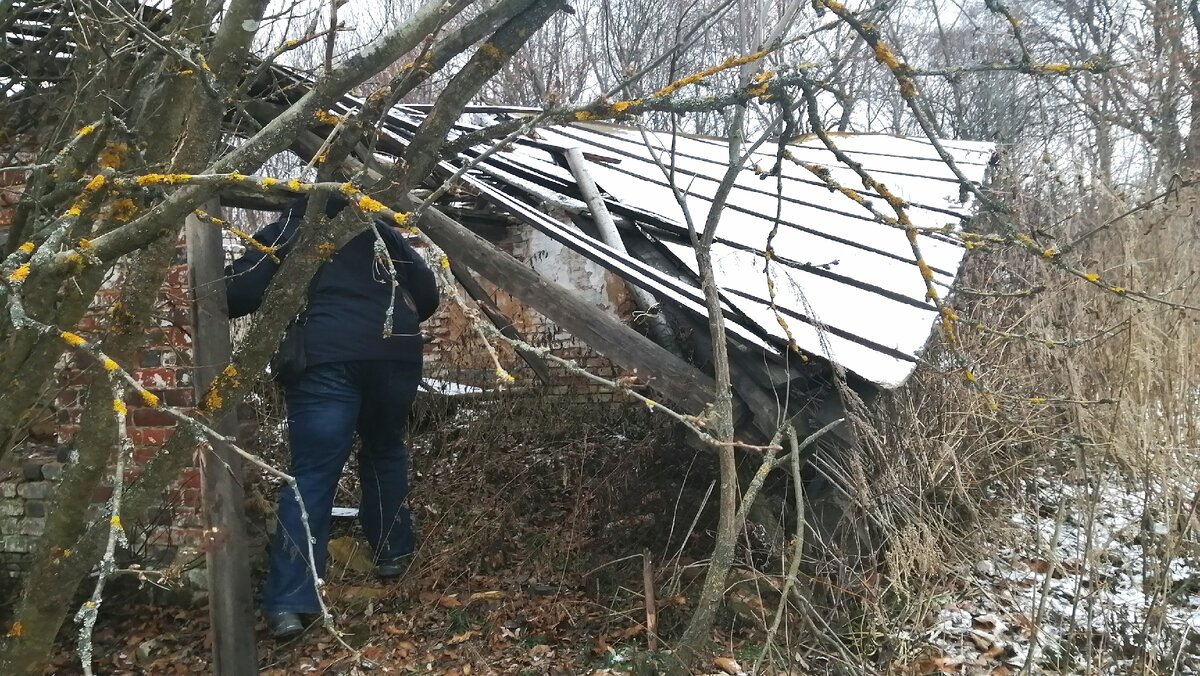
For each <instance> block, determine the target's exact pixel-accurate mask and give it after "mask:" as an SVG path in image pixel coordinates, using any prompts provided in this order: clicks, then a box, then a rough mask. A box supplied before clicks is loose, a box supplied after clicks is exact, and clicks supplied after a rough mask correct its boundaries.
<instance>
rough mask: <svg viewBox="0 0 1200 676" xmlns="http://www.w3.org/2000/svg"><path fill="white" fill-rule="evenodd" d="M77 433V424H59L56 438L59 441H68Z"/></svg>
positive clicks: (72, 439) (73, 438)
mask: <svg viewBox="0 0 1200 676" xmlns="http://www.w3.org/2000/svg"><path fill="white" fill-rule="evenodd" d="M76 434H79V426H78V425H59V426H58V440H59V442H60V443H64V444H66V443H70V442H72V441H74V440H75V435H76Z"/></svg>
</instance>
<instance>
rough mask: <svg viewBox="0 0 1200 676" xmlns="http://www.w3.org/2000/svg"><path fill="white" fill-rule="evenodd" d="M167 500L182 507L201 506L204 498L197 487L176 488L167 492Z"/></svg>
mask: <svg viewBox="0 0 1200 676" xmlns="http://www.w3.org/2000/svg"><path fill="white" fill-rule="evenodd" d="M167 500H169V501H170V502H171V504H173V505H179V506H181V507H199V506H200V504H201V502H202V500H201V497H200V491H199V490H197V489H195V488H176V489H173V490H171V491H169V492H168V493H167Z"/></svg>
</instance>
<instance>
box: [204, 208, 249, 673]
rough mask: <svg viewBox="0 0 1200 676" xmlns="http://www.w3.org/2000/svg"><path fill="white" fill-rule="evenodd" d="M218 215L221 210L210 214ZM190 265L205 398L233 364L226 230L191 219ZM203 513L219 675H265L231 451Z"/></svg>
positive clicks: (213, 465) (212, 479) (217, 468)
mask: <svg viewBox="0 0 1200 676" xmlns="http://www.w3.org/2000/svg"><path fill="white" fill-rule="evenodd" d="M206 209H207V210H208V211H209V212H210V213H218V212H219V209H220V207H219V205H217V204H210V205H208V206H207V207H206ZM186 233H187V258H188V267H189V270H190V274H191V284H192V327H193V330H194V333H193V336H192V350H193V358H194V360H195V386H196V394H197V396H198V397H199V396H200V395H201V394H203V393H204V392H205V391H207V390H208V386H209V384H210V383H212V381H213V378H215V377H216V376H217V374H218V373H220V372H221V370H222V369H223V368H225V365H226V364H228V363H229V356H230V351H231V348H230V340H229V308H228V305H226V301H225V281H224V262H225V252H224V248H223V247H222V244H221V229H220V228H219V227H217V226H215V225H212V224H208V223H203V222H201V221H200V220H199V219H198V218H196V217H195V216H189V217H188V219H187V229H186ZM213 427H214V428H215V429H216V430H217V431H218V432H220V433H221V434H223V435H225V436H227V437H230V438H234V437H236V435H237V416H236V415H227V416H225V417H223V418H221V419H219V420H214V421H213ZM202 466H203V474H204V482H203V511H204V526H205V536H206V545H207V562H208V580H209V586H208V588H209V591H208V611H209V618H210V621H209V626H210V628H211V631H212V632H213V648H212V650H213V662H212V665H213V673H214V674H218V675H219V676H242V675H243V674H246V675H249V674H257V673H258V657H257V656H256V654H255V644H254V605H253V601H252V591H251V587H250V557H249V551H248V546H247V543H246V526H245V510H244V507H245V498H244V494H243V492H242V480H243V472H242V461H241V458H240V457H238V456H237V454H236V453H234V452H233V451H232V450H231V449H230V448H228V447H227V446H225V445H224V444H214V445H213V449H212V453H211V454H210V455H209V456H207V457H206V458H205V462H203V463H202Z"/></svg>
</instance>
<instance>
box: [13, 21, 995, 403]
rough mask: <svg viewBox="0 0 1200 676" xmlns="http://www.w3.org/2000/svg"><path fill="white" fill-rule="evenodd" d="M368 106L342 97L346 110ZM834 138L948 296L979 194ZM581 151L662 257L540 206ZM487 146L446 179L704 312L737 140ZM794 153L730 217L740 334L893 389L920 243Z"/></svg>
mask: <svg viewBox="0 0 1200 676" xmlns="http://www.w3.org/2000/svg"><path fill="white" fill-rule="evenodd" d="M139 9H140V11H141V12H143V13H147V14H149V15H154V16H157V15H158V12H159V10H155V9H152V8H151V7H150V6H149V5H146V4H139ZM39 16H40V15H39ZM42 19H43V20H46V19H45V17H42ZM26 23H29V24H30V25H25V24H23V23H22V24H18V25H15V26H10V27H8V28H7V29H6V31H5V33H6V34H5V38H6V42H8V43H10V44H11V45H15V46H19V45H29V44H34V43H36V42H37V41H39V40H43V39H44V36H43V34H42V33H41V32H39V31H40V30H41V28H42V27H41V25H40V24H38V22H37V21H33V22H26ZM59 28H60V29H61V31H65V32H63V33H62V37H60V41H61V44H60V45H59V46H57V47H53V48H52V49H51V52H54V55H55V56H56V57H57V58H55V59H52V60H53V61H61V60H65V59H67V58H69V56H70V52H71V51H72V48H73V45H72V44H71V38H70V37H69V36H70V28H69V25H63V26H60V27H59ZM55 50H61V51H62V52H63V53H61V54H60V53H57V52H56V51H55ZM260 77H261V78H262V80H263V81H262V82H261V83H256V84H255V86H253V87H251V91H256V92H258V93H260V94H263V95H264V98H271V99H274V100H275V101H279V100H280V98H282V99H285V100H286V99H293V98H294V97H296V96H298V95H299V94H301V93H302V92H304V91H306V90H307V89H308V88H309V87H310V85H311V82H310V81H309V80H308V79H307V78H306V77H305V76H303V75H300V74H298V73H296V72H294V71H291V70H290V69H287V68H284V67H282V66H279V65H273V66H271V67H270V68H269V69H267V70H266V71H265V72H261V73H260ZM361 103H362V101H361V100H359V99H356V98H354V97H349V96H347V97H343V98H342V100H341V108H342V110H340V111H337V112H348V111H351V110H353V109H356V108H358V107H359V106H360V105H361ZM427 109H428V108H427V107H424V106H411V105H400V106H397V107H395V108H394V109H393V110H391V111H389V113H388V115H387V116H386V117H385V118H384V120H383V122H382V129H383V132H384V133H385V134H386V136H385V137H384V138H381V139H380V143H379V144H378V145H377V146H376V150H377V152H380V153H384V154H388V155H391V156H393V157H398V156H399V155H400V154H401V153H402V152H403V149H404V147H405V145H406V144H407V142H408V140H409V139H411V138H412V135H413V132H414V131H415V130H416V129H417V127H418V126H419V124H420V123H421V121H422V119H423V118H424V114H425V111H426V110H427ZM536 112H537V111H535V110H532V109H527V108H526V109H523V108H506V107H488V108H474V109H468V111H467V112H466V114H464V116H463V117H462V118H461V119H460V121H459V123H458V125H457V126H456V128H455V130H454V134H455V135H458V136H460V137H461V136H462V135H465V134H467V133H470V132H471V131H474V130H478V129H479V128H481V127H487V126H491V125H493V124H496V123H498V122H501V121H504V120H511V119H513V118H521V117H527V116H531V115H534V114H536ZM318 131H319V129H318ZM834 137H835V139H834V140H835V142H836V145H837V146H838V148H839V149H840V150H841V151H843V152H844V153H845V154H846V155H848V156H849V158H850V159H851V160H853V161H855V162H858V163H861V165H862V168H863V169H865V170H866V171H867V172H868V173H869V174H871V175H872V176H873V177H875V178H876V179H877V180H879V181H880V182H881V183H884V184H886V185H887V186H888V188H889V189H890V190H891V191H892V192H893V193H895V194H896V195H898V196H899V197H901V198H903V199H904V200H905V202H906V203H907V207H906V210H907V212H908V215H909V218H910V219H911V221H912V224H913V225H914V226H915V227H916V228H917V229H918V230H920V235H919V236H918V237H917V246H918V248H919V250H920V252H921V254H922V257H923V258H924V261H925V263H927V264H928V266H929V269H930V271H931V272H932V275H933V278H932V283H933V284H934V286H935V288H936V289H937V290H938V291H939V295H942V296H945V294H946V293H947V292H948V291H949V290H950V289H951V288H952V287H953V285H954V281H955V278H956V276H957V274H958V271H959V268H960V265H961V263H962V260H963V256H964V253H965V247H964V246H963V244H962V242H961V241H960V240H959V239H958V238H957V237H955V236H954V231H955V230H956V229H957V228H960V227H961V226H962V224H963V222H964V221H965V220H966V219H968V218H970V216H971V214H972V212H973V210H974V205H973V204H972V203H971V202H970V201H969V199H968V195H969V191H966V190H963V189H962V186H961V185H960V181H959V179H958V177H957V176H956V175H955V173H954V171H952V170H951V168H950V167H949V166H947V164H946V163H945V162H944V161H943V159H942V158H941V157H939V153H938V152H937V150H936V149H935V147H934V145H933V144H932V143H930V142H929V141H928V140H925V139H915V138H898V137H894V136H885V135H878V134H862V135H855V134H836V135H834ZM452 139H453V136H452ZM941 146H942V147H943V148H944V150H945V151H946V152H947V153H948V154H949V156H950V157H951V158H952V160H953V162H954V163H955V165H956V167H957V170H958V171H959V172H960V173H961V174H962V175H963V176H965V177H966V178H967V179H968V180H969V181H972V182H974V183H982V182H983V181H984V180H985V177H986V173H987V168H988V164H989V161H990V159H991V158H992V155H993V153H994V147H993V145H992V144H990V143H979V142H966V141H942V142H941ZM569 148H579V149H581V150H582V151H583V156H584V157H585V160H586V162H587V171H588V173H589V174H590V175H591V177H592V178H593V179H594V180H595V181H596V183H597V184H598V185H599V187H600V189H601V190H602V191H603V195H604V198H605V203H606V206H607V208H608V209H609V210H610V211H611V212H612V213H614V214H616V215H617V216H619V217H621V218H622V220H623V224H624V225H625V228H624V229H623V231H622V236H623V237H624V238H625V239H627V240H628V239H630V238H638V239H640V240H643V241H645V242H649V243H651V244H652V245H653V246H654V248H655V255H654V256H653V257H647V256H643V255H639V254H638V253H637V252H638V251H639V250H640V251H645V249H644V248H642V249H638V248H636V247H635V248H633V249H631V251H632V253H624V252H621V251H617V250H614V249H613V248H611V247H609V246H608V245H606V244H604V243H603V242H602V241H600V240H599V239H597V238H595V237H593V236H591V235H590V234H589V233H588V232H586V231H585V230H583V229H580V228H578V227H575V226H573V225H571V224H569V223H564V222H563V221H562V220H560V219H557V218H554V217H552V216H550V215H548V214H547V213H545V212H544V211H543V210H541V209H539V206H540V205H542V204H544V203H547V202H551V203H556V204H558V205H559V206H561V205H562V204H564V203H576V204H582V203H581V202H579V199H580V197H581V193H580V189H579V187H578V185H577V182H576V178H575V176H574V175H573V174H572V172H571V171H570V170H569V169H568V168H567V163H566V162H565V161H564V158H563V154H564V151H565V150H566V149H569ZM485 150H487V146H486V145H480V146H475V147H469V148H466V149H464V150H462V151H461V152H460V153H458V154H457V155H456V156H453V157H450V158H448V159H446V160H445V161H444V162H442V163H441V164H440V165H439V167H438V170H437V171H438V175H439V176H440V177H442V178H444V177H445V176H448V175H450V174H452V173H454V171H456V170H457V169H460V168H462V167H463V166H465V165H467V164H468V163H472V162H477V164H476V165H475V166H474V168H472V169H470V170H469V171H467V172H466V173H465V174H464V175H463V176H462V179H461V180H462V182H463V183H465V184H466V186H468V187H469V189H471V190H473V191H474V192H476V193H477V194H478V195H479V196H480V197H482V198H483V199H485V200H487V201H488V202H490V203H491V204H492V206H493V207H494V208H497V209H499V210H502V211H504V212H507V213H510V214H513V215H515V216H517V217H518V218H520V219H521V220H523V221H525V222H527V223H528V224H530V225H531V226H533V227H535V228H537V229H539V230H540V231H542V232H543V233H545V234H546V235H548V236H549V237H552V238H554V239H555V240H557V241H559V242H561V243H562V244H564V245H565V246H567V247H569V248H571V249H572V250H574V251H576V252H578V253H579V254H581V255H583V256H585V257H587V258H588V259H590V260H593V261H595V262H597V263H599V264H601V265H603V266H605V267H606V268H608V269H609V270H611V271H612V272H614V273H616V274H617V275H619V276H621V277H622V278H623V279H625V280H626V281H628V282H629V283H631V284H634V285H637V286H639V287H641V288H643V289H645V290H647V291H649V292H650V293H651V294H653V295H654V296H655V298H657V299H658V301H659V302H660V303H667V304H671V305H673V306H676V307H678V308H682V309H684V310H685V311H688V312H691V313H693V315H694V316H696V317H699V318H703V317H705V316H706V311H705V305H704V295H703V292H702V290H701V287H700V283H699V279H698V277H697V274H696V273H697V261H696V255H695V251H694V250H693V248H692V245H691V242H690V238H689V234H688V227H687V221H688V218H687V216H686V215H685V213H684V206H683V205H686V209H687V210H688V212H690V217H691V219H692V220H693V222H696V223H702V222H703V221H704V219H705V218H706V217H707V215H708V211H709V208H710V206H711V204H712V200H713V196H714V193H715V191H716V187H717V185H718V182H719V181H720V179H721V177H722V175H723V174H724V173H725V172H726V170H727V167H728V166H729V160H728V148H727V145H726V143H725V142H724V141H723V140H721V139H715V138H705V137H696V136H687V135H667V134H660V133H655V132H643V131H642V130H640V129H637V128H634V127H626V126H619V125H613V124H603V123H595V122H576V123H572V124H568V125H560V126H553V127H548V128H545V127H543V128H537V129H536V130H535V131H531V132H529V133H526V134H525V135H522V136H519V137H516V138H515V139H514V140H513V142H512V143H511V144H509V145H507V146H505V147H504V148H503V149H501V150H500V151H499V152H496V153H494V154H491V155H488V156H487V157H485V158H483V159H482V160H480V159H479V157H480V156H481V155H482V154H483V153H484V152H485ZM787 151H788V152H787V156H788V157H789V159H788V160H787V161H781V160H780V157H781V154H780V153H779V152H778V144H777V143H774V142H772V143H769V144H765V145H764V146H763V147H762V148H760V149H759V150H758V151H757V152H755V153H754V154H753V155H752V156H751V157H750V158H749V161H748V162H746V163H745V168H744V169H742V170H741V171H740V172H739V174H738V176H737V179H736V184H735V187H734V188H733V190H732V192H731V193H730V195H729V200H728V205H727V207H726V208H725V210H724V212H723V214H722V216H721V220H720V225H719V227H718V230H717V233H716V235H717V238H716V241H715V242H714V244H713V252H712V253H713V256H712V258H713V261H714V265H715V267H716V271H715V272H716V279H717V284H718V286H719V288H720V291H721V294H722V298H723V302H724V314H725V317H726V320H727V327H728V330H729V332H730V335H731V338H732V339H734V340H736V341H740V342H741V343H743V344H747V345H752V346H756V347H758V348H761V349H762V350H765V352H766V354H768V355H770V356H773V357H776V358H778V359H780V360H783V361H786V360H787V359H788V358H789V356H790V354H791V349H792V348H794V349H796V350H798V351H799V352H800V354H802V355H806V356H807V355H813V356H816V357H818V358H821V359H824V360H828V361H830V362H833V363H836V364H838V365H840V366H842V367H844V368H845V369H847V370H848V371H850V372H851V373H853V374H856V375H857V376H859V377H861V378H862V379H863V380H865V381H866V382H869V383H872V384H874V385H875V386H876V387H879V388H884V389H887V388H894V387H896V386H898V385H900V384H902V383H903V382H904V381H905V379H906V378H907V377H908V376H909V375H910V374H911V373H912V371H913V369H914V368H915V367H916V365H917V364H918V363H919V361H920V359H921V355H922V352H923V351H924V349H925V348H926V346H927V344H928V342H929V340H930V337H931V335H932V333H933V327H934V324H935V321H936V319H937V311H936V308H935V307H934V305H933V303H932V302H930V301H929V300H927V298H926V288H925V283H924V280H923V279H922V275H921V270H920V269H919V266H918V262H917V260H916V256H915V255H914V251H913V248H912V247H911V246H910V244H909V242H908V240H907V238H906V236H905V233H904V231H903V230H901V229H899V228H897V227H895V226H894V225H889V224H886V223H883V222H880V220H879V219H878V218H876V217H875V216H874V215H873V214H872V213H871V209H869V208H868V207H867V206H865V205H864V204H863V203H862V202H861V201H860V200H856V199H854V197H860V198H862V200H865V201H866V202H868V203H869V202H871V201H874V202H876V203H878V204H880V205H881V206H882V203H883V200H882V199H881V198H880V195H878V194H874V193H872V192H870V191H858V192H856V193H855V192H852V191H847V192H845V193H844V192H839V191H837V190H833V189H831V188H830V187H829V184H827V183H826V182H824V181H823V180H821V179H820V178H819V177H818V176H817V175H815V174H814V173H812V172H811V171H809V170H808V169H805V168H804V167H803V166H801V163H806V164H808V165H810V166H811V165H816V166H819V167H824V168H826V169H827V170H828V174H827V176H828V177H829V179H831V180H832V181H833V182H835V184H836V185H841V186H851V187H853V186H857V185H859V183H860V181H859V180H858V178H857V177H856V175H855V173H854V171H853V170H852V169H851V168H849V167H848V166H847V165H845V164H844V163H842V162H839V161H838V159H837V158H836V157H835V156H834V154H833V153H832V152H831V151H830V150H828V149H827V148H826V147H825V146H824V144H823V143H822V142H820V141H819V140H817V139H813V138H810V139H801V140H798V141H794V142H792V143H789V144H787ZM764 169H772V170H775V169H777V170H778V171H777V172H772V171H764ZM772 174H775V175H772ZM681 202H682V204H681Z"/></svg>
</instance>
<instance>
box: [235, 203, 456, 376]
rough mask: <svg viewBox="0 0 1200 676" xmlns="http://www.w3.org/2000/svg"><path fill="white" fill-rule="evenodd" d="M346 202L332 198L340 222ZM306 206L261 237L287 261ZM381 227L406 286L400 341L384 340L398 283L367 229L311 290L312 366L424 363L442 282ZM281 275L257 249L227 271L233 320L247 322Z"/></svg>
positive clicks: (400, 298) (395, 328) (307, 319)
mask: <svg viewBox="0 0 1200 676" xmlns="http://www.w3.org/2000/svg"><path fill="white" fill-rule="evenodd" d="M345 204H346V202H345V200H342V199H337V200H335V198H330V206H329V208H328V209H327V211H328V212H329V214H330V215H331V216H332V215H334V214H336V213H337V212H338V211H340V210H341V209H342V208H343V207H344V206H345ZM305 206H306V202H305V201H304V200H301V201H300V202H298V203H297V204H296V205H294V206H293V207H292V208H291V209H289V210H288V211H287V212H286V213H285V214H284V215H283V217H282V218H280V219H279V220H278V221H275V222H274V223H272V224H270V225H268V226H266V227H265V228H263V229H262V230H261V231H259V232H258V233H257V234H256V235H255V236H254V238H255V239H257V240H258V241H260V242H262V243H263V244H266V245H267V246H273V247H278V248H277V255H278V256H279V257H280V258H281V259H282V258H283V257H284V256H286V255H287V253H288V252H289V251H290V250H291V248H292V246H293V245H294V244H295V241H296V238H297V235H298V231H299V228H300V224H301V222H302V221H303V219H304V209H305ZM373 229H374V230H378V232H379V233H380V234H381V235H382V236H383V239H384V242H385V243H386V244H387V248H388V253H389V255H390V257H391V259H392V262H393V265H394V266H395V268H396V276H397V279H398V280H399V282H400V287H399V288H397V289H396V303H395V306H394V314H393V316H392V335H391V337H388V338H384V337H383V325H384V317H385V314H386V311H387V306H388V301H389V299H390V298H391V283H390V281H389V278H388V272H387V268H386V266H385V264H384V263H382V262H378V261H376V260H375V258H376V257H375V251H374V247H375V233H374V232H373V231H372V229H367V230H366V231H364V232H363V233H361V234H359V235H358V236H356V237H354V238H353V239H351V240H350V241H349V242H347V243H346V245H345V246H343V247H342V248H341V249H340V250H338V252H337V253H335V254H334V255H333V258H331V259H330V260H329V261H327V262H326V263H324V264H323V265H322V266H321V267H320V269H319V270H318V271H317V274H316V275H315V276H314V277H313V282H312V284H311V285H310V286H309V291H308V306H307V308H306V309H305V311H304V313H303V315H302V318H303V322H304V348H305V357H306V359H307V363H308V364H309V365H310V366H312V365H316V364H322V363H327V362H336V361H362V360H369V359H384V360H392V361H408V362H420V361H421V353H422V347H423V341H422V338H421V328H420V323H421V322H423V321H425V320H426V319H429V317H430V316H431V315H433V313H434V311H435V310H437V307H438V302H439V293H438V286H437V281H436V280H435V279H434V276H433V272H432V271H431V270H430V269H429V266H427V265H426V264H425V261H424V259H422V258H421V256H420V254H418V253H416V252H415V251H413V249H412V247H411V246H410V245H409V244H408V242H406V241H405V239H404V236H403V235H402V234H400V232H399V231H398V230H397V229H396V228H395V227H394V226H390V225H388V224H385V223H382V222H377V223H375V224H374V226H373ZM278 269H279V265H278V264H276V263H273V262H272V261H271V259H270V258H268V257H267V256H266V255H265V254H264V253H262V252H261V251H258V250H256V249H253V248H251V249H248V250H247V251H246V253H245V254H244V255H242V256H241V257H240V258H238V259H237V260H235V261H234V262H233V263H232V264H231V265H229V266H228V267H226V268H225V276H226V279H225V281H226V296H227V298H228V300H229V315H230V316H231V317H240V316H242V315H247V314H250V313H251V312H254V311H255V310H257V309H258V307H259V305H261V304H262V298H263V293H264V292H265V291H266V289H267V285H268V284H269V283H270V281H271V277H272V276H274V274H275V272H276V271H277V270H278Z"/></svg>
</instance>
